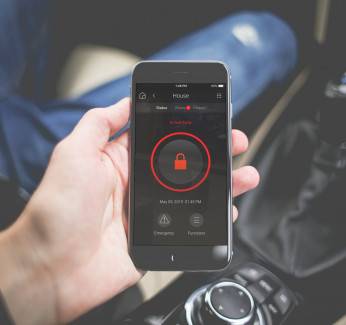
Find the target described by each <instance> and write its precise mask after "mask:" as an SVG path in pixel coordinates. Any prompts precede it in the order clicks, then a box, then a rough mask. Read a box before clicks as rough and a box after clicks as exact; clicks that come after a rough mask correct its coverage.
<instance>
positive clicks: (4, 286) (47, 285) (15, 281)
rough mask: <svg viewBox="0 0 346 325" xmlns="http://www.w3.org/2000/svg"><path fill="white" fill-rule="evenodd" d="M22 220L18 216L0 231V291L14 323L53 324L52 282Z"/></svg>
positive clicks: (53, 299)
mask: <svg viewBox="0 0 346 325" xmlns="http://www.w3.org/2000/svg"><path fill="white" fill-rule="evenodd" d="M25 222H26V221H24V220H23V218H20V219H19V220H18V221H17V222H16V223H15V224H14V225H13V226H12V227H10V228H9V229H8V230H6V231H4V232H1V233H0V265H1V267H0V291H1V293H2V295H3V297H4V300H5V303H6V305H7V308H8V310H9V312H10V315H11V317H12V319H13V320H14V322H15V324H16V325H22V324H25V325H30V324H35V325H36V324H38V325H39V324H55V323H57V322H58V317H57V310H56V306H57V304H56V298H55V295H54V292H55V288H54V281H53V279H52V277H51V275H50V274H49V272H48V270H45V268H44V266H43V263H41V261H40V257H39V254H38V252H36V251H35V250H36V248H35V246H36V245H35V240H34V239H33V238H32V236H33V235H32V234H30V230H29V229H27V228H28V227H27V226H25V227H24V225H23V223H25Z"/></svg>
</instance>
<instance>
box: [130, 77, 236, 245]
mask: <svg viewBox="0 0 346 325" xmlns="http://www.w3.org/2000/svg"><path fill="white" fill-rule="evenodd" d="M227 96H228V92H227V84H225V83H179V84H177V83H160V84H156V83H137V84H135V98H136V100H135V103H134V109H135V112H134V114H135V131H134V134H133V135H134V152H133V157H132V158H133V159H134V165H133V172H134V176H133V177H134V201H133V202H134V207H133V209H134V220H133V230H132V231H133V244H134V245H145V246H151V245H159V246H164V245H169V246H188V245H191V246H208V245H210V246H215V245H227V241H228V233H227V229H228V227H227V225H228V220H227V218H228V214H227V212H228V209H227V202H228V200H227V195H228V191H227V188H228V182H229V181H230V179H229V175H228V174H227V173H228V168H227V164H228V141H227V127H228V123H227V118H228V114H227V109H228V107H227V103H228V100H227Z"/></svg>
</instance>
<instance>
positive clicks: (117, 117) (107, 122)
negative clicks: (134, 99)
mask: <svg viewBox="0 0 346 325" xmlns="http://www.w3.org/2000/svg"><path fill="white" fill-rule="evenodd" d="M129 117H130V99H129V98H128V97H126V98H124V99H122V100H121V101H119V102H118V103H116V104H115V105H112V106H109V107H105V108H93V109H90V110H89V111H87V112H86V113H85V114H84V115H83V117H82V118H81V120H80V121H79V122H78V124H77V125H76V126H75V128H74V130H73V131H72V133H71V136H72V137H73V138H75V139H76V140H77V141H79V143H82V144H85V145H88V146H89V145H91V146H96V147H97V148H99V149H102V148H103V147H104V146H105V145H106V144H107V142H108V140H109V138H110V137H111V136H112V135H113V134H114V133H116V132H118V131H120V130H121V128H122V127H123V126H124V125H125V124H126V123H127V122H128V120H129Z"/></svg>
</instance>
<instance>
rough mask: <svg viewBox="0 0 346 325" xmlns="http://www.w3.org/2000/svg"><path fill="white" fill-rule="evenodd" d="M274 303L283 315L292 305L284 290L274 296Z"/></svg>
mask: <svg viewBox="0 0 346 325" xmlns="http://www.w3.org/2000/svg"><path fill="white" fill-rule="evenodd" d="M274 302H275V303H276V305H277V306H278V308H279V309H280V311H281V313H282V314H285V313H286V312H287V311H288V309H289V308H290V306H291V304H292V300H291V298H290V296H289V293H288V292H287V290H286V289H281V290H279V291H278V292H277V293H276V294H275V295H274Z"/></svg>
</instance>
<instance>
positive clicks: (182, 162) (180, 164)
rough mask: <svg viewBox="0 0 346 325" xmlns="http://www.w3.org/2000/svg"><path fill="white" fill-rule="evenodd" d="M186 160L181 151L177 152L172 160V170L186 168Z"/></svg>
mask: <svg viewBox="0 0 346 325" xmlns="http://www.w3.org/2000/svg"><path fill="white" fill-rule="evenodd" d="M186 169H187V160H186V158H185V155H184V154H183V153H182V152H178V153H177V154H176V156H175V160H174V170H186Z"/></svg>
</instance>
